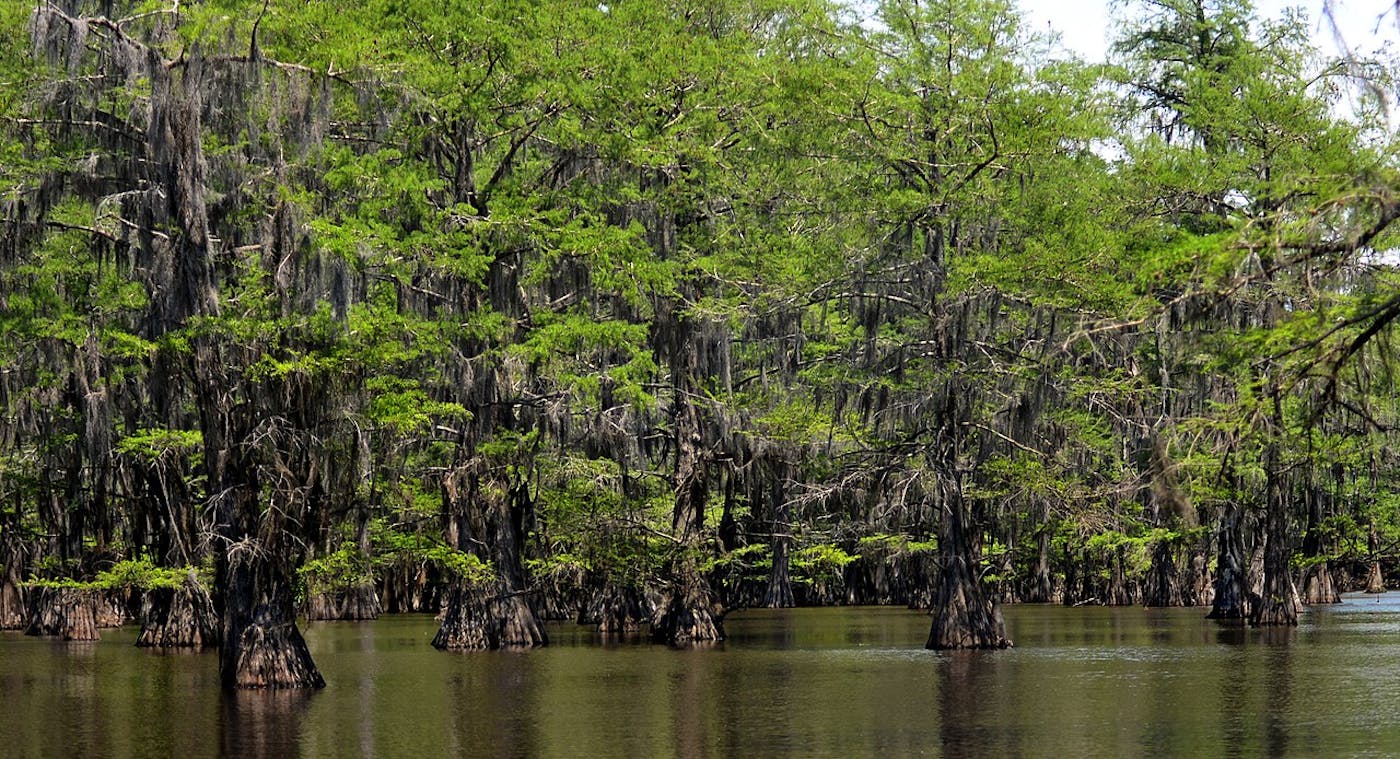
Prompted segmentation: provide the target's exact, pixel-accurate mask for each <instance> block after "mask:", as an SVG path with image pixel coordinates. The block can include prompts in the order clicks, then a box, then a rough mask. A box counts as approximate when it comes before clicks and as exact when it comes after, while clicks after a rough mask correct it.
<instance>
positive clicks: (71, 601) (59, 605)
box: [24, 588, 101, 641]
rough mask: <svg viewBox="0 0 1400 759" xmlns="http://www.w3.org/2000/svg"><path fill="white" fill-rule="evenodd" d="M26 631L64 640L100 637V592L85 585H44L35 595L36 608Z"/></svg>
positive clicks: (84, 639) (85, 639)
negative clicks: (98, 596)
mask: <svg viewBox="0 0 1400 759" xmlns="http://www.w3.org/2000/svg"><path fill="white" fill-rule="evenodd" d="M24 634H25V635H38V636H43V637H50V638H62V639H63V640H75V641H87V640H99V639H100V638H101V636H99V635H98V634H97V592H96V591H93V590H87V589H82V588H43V589H41V590H40V591H39V593H38V595H37V596H36V597H35V598H34V612H33V614H32V615H31V618H30V622H29V627H28V628H26V629H25V631H24Z"/></svg>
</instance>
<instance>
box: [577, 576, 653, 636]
mask: <svg viewBox="0 0 1400 759" xmlns="http://www.w3.org/2000/svg"><path fill="white" fill-rule="evenodd" d="M654 612H655V609H654V608H653V607H652V605H651V603H650V601H648V600H647V597H646V594H645V593H643V592H642V591H641V590H640V589H639V588H637V587H635V586H631V585H616V584H614V583H611V582H609V583H607V584H605V585H604V586H603V588H602V589H601V590H599V591H598V593H597V594H596V595H594V596H593V600H592V601H590V602H589V603H588V606H587V607H586V608H585V609H584V610H583V611H582V612H580V613H579V619H578V621H579V624H593V625H596V626H597V628H598V632H600V633H602V634H604V635H630V634H632V633H635V632H638V631H640V630H641V629H642V624H643V623H645V622H647V621H648V620H650V619H651V617H652V614H653V613H654Z"/></svg>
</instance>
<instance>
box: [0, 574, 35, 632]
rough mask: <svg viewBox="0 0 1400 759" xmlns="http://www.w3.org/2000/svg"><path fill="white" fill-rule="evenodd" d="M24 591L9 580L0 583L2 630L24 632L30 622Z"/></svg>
mask: <svg viewBox="0 0 1400 759" xmlns="http://www.w3.org/2000/svg"><path fill="white" fill-rule="evenodd" d="M26 609H27V607H26V606H25V603H24V591H23V590H21V589H20V587H19V586H18V585H16V584H14V583H12V582H10V581H8V580H6V581H4V582H0V630H22V629H24V628H25V627H26V626H27V624H28V621H29V613H28V611H26Z"/></svg>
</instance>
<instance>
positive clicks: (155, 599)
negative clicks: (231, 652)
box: [136, 580, 220, 648]
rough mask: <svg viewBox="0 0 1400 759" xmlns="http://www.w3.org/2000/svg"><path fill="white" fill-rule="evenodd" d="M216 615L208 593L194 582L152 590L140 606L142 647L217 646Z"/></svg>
mask: <svg viewBox="0 0 1400 759" xmlns="http://www.w3.org/2000/svg"><path fill="white" fill-rule="evenodd" d="M219 637H220V626H219V615H218V613H217V612H215V611H214V601H213V599H211V598H210V596H209V591H208V590H206V589H205V587H204V586H203V585H201V584H199V582H198V581H196V580H186V581H185V583H184V584H183V585H181V586H180V587H178V588H153V589H151V590H149V591H147V592H146V599H145V601H144V602H143V603H142V606H141V636H140V637H138V638H137V639H136V645H138V646H141V647H142V648H205V647H213V646H217V645H219Z"/></svg>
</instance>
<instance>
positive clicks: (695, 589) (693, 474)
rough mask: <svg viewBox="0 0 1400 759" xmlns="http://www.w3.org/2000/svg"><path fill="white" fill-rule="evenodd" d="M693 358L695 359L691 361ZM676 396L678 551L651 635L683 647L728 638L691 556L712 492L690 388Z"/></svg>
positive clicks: (673, 519)
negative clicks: (664, 597)
mask: <svg viewBox="0 0 1400 759" xmlns="http://www.w3.org/2000/svg"><path fill="white" fill-rule="evenodd" d="M690 348H691V350H693V349H694V346H693V345H692V346H690ZM693 362H694V359H693V357H692V358H691V359H690V363H688V364H687V365H688V366H690V365H693ZM676 397H677V400H676V403H677V404H678V406H679V407H678V409H677V413H676V444H677V457H676V497H675V506H674V508H673V511H672V514H671V529H672V531H673V532H674V533H675V534H676V536H677V539H678V540H677V542H678V549H679V555H678V556H677V557H676V559H675V560H674V563H673V565H672V566H673V568H672V570H671V582H672V587H671V591H670V594H669V595H668V596H667V598H666V600H665V601H664V602H662V603H661V604H660V605H659V607H658V608H657V610H656V615H655V616H654V617H653V618H652V621H651V637H652V640H655V641H656V642H658V643H666V644H668V645H672V646H685V645H692V644H696V643H709V642H714V641H720V640H724V625H723V623H722V622H721V617H722V610H721V607H720V604H719V602H718V600H717V598H716V596H715V593H714V590H713V589H712V588H711V587H710V584H709V582H707V581H706V580H705V578H704V577H702V576H701V575H700V572H699V569H698V568H697V567H696V566H695V560H694V558H693V557H694V555H696V554H698V553H699V552H700V551H701V547H700V546H701V539H702V532H703V529H704V524H705V501H706V500H707V499H708V496H709V487H708V481H707V479H706V478H707V472H706V465H707V463H708V461H707V460H708V455H707V452H706V451H705V448H704V445H703V438H702V436H701V431H700V412H699V409H697V408H696V406H695V404H694V403H693V402H691V401H690V400H689V397H688V394H687V393H686V392H684V391H682V390H681V389H677V391H676Z"/></svg>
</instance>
